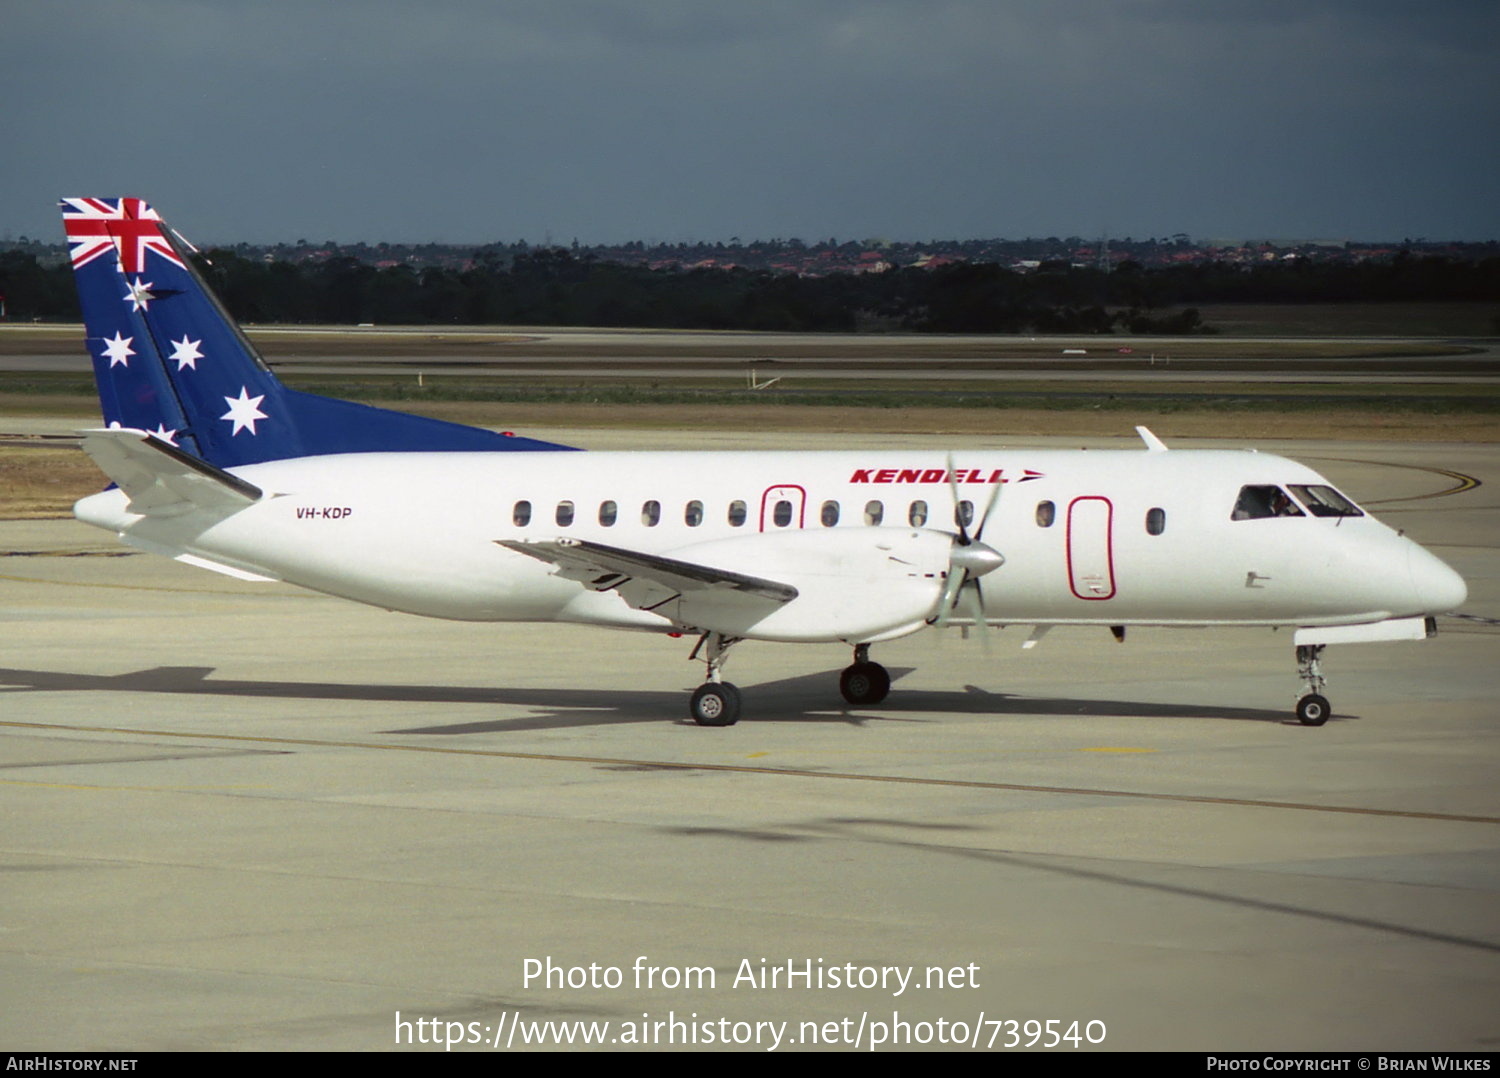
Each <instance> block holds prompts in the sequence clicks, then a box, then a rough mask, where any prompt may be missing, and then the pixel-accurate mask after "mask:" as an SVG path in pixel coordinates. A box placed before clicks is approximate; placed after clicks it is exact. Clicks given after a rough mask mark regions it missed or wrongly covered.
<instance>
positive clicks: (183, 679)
mask: <svg viewBox="0 0 1500 1078" xmlns="http://www.w3.org/2000/svg"><path fill="white" fill-rule="evenodd" d="M214 669H215V668H214V667H211V666H158V667H154V668H150V669H146V670H137V671H132V672H130V673H126V674H113V675H104V674H84V673H75V672H66V671H48V670H17V669H7V668H0V694H5V693H24V692H108V693H117V692H138V693H160V694H166V695H193V696H225V697H242V698H262V699H285V700H303V701H317V700H344V701H366V702H369V703H372V704H397V705H399V704H434V705H439V706H441V705H444V704H490V705H495V706H503V707H527V708H536V709H538V710H537V712H536V713H534V714H531V715H523V716H517V717H515V718H504V719H487V720H483V721H478V722H461V723H453V724H443V725H433V726H416V727H409V728H404V729H394V730H387V731H384V732H385V733H390V734H478V733H505V732H521V731H527V730H540V729H559V728H566V727H570V726H610V725H616V724H629V723H648V722H663V721H676V722H679V723H682V724H685V725H691V724H692V723H691V720H690V719H688V718H687V717H686V716H685V715H683V712H684V711H685V710H686V709H685V707H684V705H683V697H682V694H681V693H680V692H675V691H668V690H631V689H558V688H549V687H528V688H505V687H501V686H464V685H379V684H367V685H359V684H350V683H340V682H313V681H270V680H260V681H248V680H229V679H225V680H218V679H214V678H212V677H211V675H212V674H213V672H214ZM910 672H911V670H910V668H895V669H892V671H891V674H892V677H893V679H895V678H900V677H903V676H905V675H906V674H908V673H910ZM837 679H838V673H837V671H825V672H822V673H818V674H804V675H801V676H798V677H794V678H784V679H781V680H778V681H769V682H763V683H761V684H758V685H750V686H745V689H746V696H747V700H748V701H749V704H750V706H749V707H747V708H746V711H747V712H748V714H747V715H745V716H744V718H743V719H742V720H741V721H742V722H751V723H754V722H821V723H841V724H846V725H864V724H867V723H871V722H933V721H936V720H935V719H934V718H932V717H931V716H933V715H940V714H959V715H996V716H1006V715H1014V716H1022V715H1025V716H1036V715H1043V716H1055V717H1058V718H1064V717H1066V718H1102V717H1110V718H1140V719H1162V718H1167V719H1183V718H1192V719H1231V720H1250V721H1255V722H1274V723H1283V724H1285V723H1288V722H1294V721H1295V720H1292V719H1290V718H1289V716H1288V713H1287V712H1285V711H1277V710H1270V709H1265V708H1243V707H1223V706H1221V705H1192V704H1165V703H1160V702H1153V701H1129V700H1087V699H1073V698H1067V697H1033V696H1018V695H1012V694H1008V693H994V692H989V691H987V690H984V689H981V688H978V687H976V686H973V685H965V686H964V687H963V688H962V689H961V690H947V691H944V690H931V689H914V690H906V691H897V692H895V693H893V694H892V695H891V696H890V697H889V698H888V699H886V700H885V701H883V702H882V703H881V704H879V705H877V706H876V707H873V708H860V709H853V708H851V707H849V706H848V705H846V704H845V703H844V702H843V701H842V700H839V699H838V697H837V695H836V694H835V692H834V691H833V688H832V687H833V685H835V684H836V683H837Z"/></svg>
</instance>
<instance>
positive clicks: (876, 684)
mask: <svg viewBox="0 0 1500 1078" xmlns="http://www.w3.org/2000/svg"><path fill="white" fill-rule="evenodd" d="M890 691H891V675H890V674H889V673H887V672H886V669H885V667H883V666H881V665H880V664H879V663H855V664H854V665H853V666H851V667H849V668H847V669H846V670H845V671H844V672H843V673H842V674H840V675H839V692H841V693H843V694H844V699H845V700H847V701H849V702H850V703H851V704H854V705H856V706H869V705H870V704H878V703H880V701H882V700H884V699H885V698H886V697H887V696H889V695H890Z"/></svg>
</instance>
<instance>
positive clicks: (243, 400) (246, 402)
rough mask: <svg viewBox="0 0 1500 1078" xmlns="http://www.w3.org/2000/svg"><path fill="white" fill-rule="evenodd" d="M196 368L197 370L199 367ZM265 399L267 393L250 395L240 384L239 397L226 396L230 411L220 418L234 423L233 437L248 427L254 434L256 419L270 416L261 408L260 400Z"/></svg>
mask: <svg viewBox="0 0 1500 1078" xmlns="http://www.w3.org/2000/svg"><path fill="white" fill-rule="evenodd" d="M194 369H195V370H196V369H197V368H194ZM265 399H266V397H265V394H261V395H260V396H259V397H252V396H250V391H249V390H248V389H246V388H245V387H244V386H240V395H239V396H238V397H225V398H224V403H225V404H227V405H229V411H227V412H225V413H224V414H223V415H221V416H220V417H219V418H220V419H227V420H229V421H230V422H232V423H233V424H234V430H232V431H230V432H229V436H230V437H231V438H233V437H234V436H235V435H236V434H238V433H239V432H240V431H242V430H245V429H246V428H249V430H250V433H251V434H254V433H255V421H256V420H257V419H267V418H269V417H268V416H267V415H266V413H265V412H262V411H261V410H260V402H261V401H263V400H265Z"/></svg>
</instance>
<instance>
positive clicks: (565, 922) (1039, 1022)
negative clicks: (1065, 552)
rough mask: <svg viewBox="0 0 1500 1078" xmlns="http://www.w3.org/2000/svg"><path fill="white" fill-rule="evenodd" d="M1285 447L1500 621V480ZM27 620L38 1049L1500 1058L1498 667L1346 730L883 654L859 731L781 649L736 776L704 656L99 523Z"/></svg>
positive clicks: (966, 656)
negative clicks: (244, 568)
mask: <svg viewBox="0 0 1500 1078" xmlns="http://www.w3.org/2000/svg"><path fill="white" fill-rule="evenodd" d="M528 433H532V432H528ZM537 433H540V434H541V436H543V437H549V438H554V439H556V440H561V441H564V442H571V443H573V444H583V445H588V446H594V447H599V448H606V447H608V448H614V447H618V446H619V445H621V444H625V443H626V442H628V443H629V444H631V445H641V444H643V442H645V441H646V440H647V439H650V440H651V442H652V443H653V444H654V445H657V446H660V447H663V448H672V447H675V446H676V445H677V444H694V445H700V446H701V445H702V444H703V443H704V441H705V436H704V435H703V434H702V433H692V434H689V435H684V436H676V435H673V434H671V433H666V434H647V435H641V434H639V433H633V434H629V435H625V434H620V435H610V434H609V433H608V432H597V431H592V432H570V431H545V432H537ZM872 440H873V439H872ZM899 440H902V439H892V438H890V437H887V436H882V437H880V438H879V439H878V442H879V444H883V445H890V444H893V443H894V442H895V441H899ZM993 441H994V443H995V444H999V443H1000V442H1002V441H1003V439H994V440H993ZM791 442H795V443H796V444H799V445H805V446H807V447H810V448H814V447H823V446H825V445H829V446H831V445H832V444H833V443H832V441H831V440H830V439H820V438H818V437H816V436H784V435H777V436H774V444H775V445H776V446H777V447H782V448H784V447H786V445H787V444H789V443H791ZM769 443H770V438H769V437H758V436H754V435H726V436H724V437H723V438H721V439H719V440H718V442H717V443H716V444H717V446H718V447H722V448H735V447H749V446H752V445H755V444H769ZM838 444H840V445H849V444H850V440H848V439H844V440H842V441H840V442H839V443H838ZM1038 444H1040V443H1038ZM1049 444H1056V443H1055V442H1054V443H1049ZM1089 444H1102V443H1100V442H1098V441H1095V442H1091V443H1089ZM1120 444H1125V443H1123V442H1122V443H1120ZM1262 448H1264V449H1267V450H1274V451H1278V452H1283V453H1286V454H1287V455H1290V456H1294V457H1297V458H1299V459H1302V460H1305V461H1307V462H1308V463H1310V464H1312V465H1313V466H1314V467H1317V468H1319V469H1320V470H1321V471H1323V472H1324V474H1326V475H1328V476H1329V477H1330V478H1331V479H1332V480H1333V481H1334V482H1335V483H1337V484H1338V485H1340V486H1341V487H1342V488H1343V489H1344V490H1346V491H1347V492H1348V493H1349V494H1350V495H1352V496H1353V497H1355V498H1356V499H1359V500H1361V501H1362V502H1364V503H1365V504H1367V505H1368V506H1370V507H1371V508H1372V509H1373V510H1374V511H1375V512H1376V513H1377V515H1379V516H1381V517H1382V518H1383V519H1385V520H1386V521H1387V522H1388V523H1391V524H1393V525H1394V526H1397V527H1403V528H1405V529H1407V531H1408V532H1409V533H1410V534H1412V535H1413V536H1414V537H1415V538H1417V539H1418V540H1419V541H1420V542H1423V543H1424V544H1426V545H1428V546H1429V547H1430V548H1431V549H1432V550H1433V551H1434V552H1435V553H1437V554H1438V555H1439V556H1441V557H1443V558H1445V559H1446V560H1448V561H1449V563H1450V564H1452V565H1453V566H1454V567H1455V568H1457V569H1458V570H1459V571H1460V572H1461V573H1463V574H1464V576H1465V577H1466V578H1467V580H1468V581H1469V585H1470V600H1469V602H1468V604H1467V605H1466V606H1465V608H1464V613H1467V614H1471V615H1478V616H1488V617H1496V616H1500V579H1497V575H1500V556H1497V550H1496V543H1497V530H1496V526H1495V525H1496V514H1497V511H1500V494H1497V493H1496V491H1497V490H1500V485H1497V484H1500V448H1497V447H1493V446H1470V445H1451V444H1438V443H1433V444H1427V445H1422V444H1402V445H1392V444H1380V443H1333V442H1305V443H1300V444H1295V445H1294V444H1282V445H1274V446H1273V445H1267V446H1263V447H1262ZM1465 476H1467V477H1472V478H1473V479H1477V480H1479V481H1480V482H1481V484H1482V485H1480V486H1477V487H1476V486H1473V485H1471V484H1469V483H1468V482H1466V481H1465V480H1464V478H1463V477H1465ZM1445 492H1451V493H1445ZM0 595H3V596H4V598H3V602H0V639H3V640H4V646H3V649H0V813H3V816H0V818H3V819H4V821H5V825H4V828H3V831H0V864H3V867H4V870H5V871H4V875H3V878H4V879H5V881H6V883H5V890H4V901H3V904H0V1046H3V1047H4V1048H6V1049H9V1050H25V1051H32V1050H79V1051H81V1050H114V1051H125V1052H130V1051H144V1050H172V1049H230V1048H235V1049H240V1048H243V1049H325V1050H326V1049H336V1050H349V1049H353V1050H384V1049H391V1048H396V1047H404V1046H405V1043H407V1042H420V1043H418V1044H417V1045H415V1046H416V1047H421V1048H426V1049H428V1050H430V1049H431V1048H432V1042H433V1041H434V1040H436V1041H438V1043H439V1045H441V1043H442V1042H443V1041H444V1040H450V1039H455V1038H456V1039H458V1040H460V1041H470V1040H472V1039H478V1040H482V1041H484V1042H485V1044H484V1045H482V1046H480V1045H473V1044H467V1043H466V1044H464V1045H462V1046H463V1047H467V1048H474V1047H482V1048H483V1049H484V1050H494V1049H493V1047H492V1046H493V1044H494V1043H495V1042H497V1041H498V1042H499V1045H500V1047H501V1048H502V1049H504V1048H506V1047H510V1048H512V1049H514V1048H519V1047H521V1046H522V1042H523V1041H524V1040H527V1039H528V1038H529V1039H530V1040H531V1045H530V1046H532V1047H541V1048H548V1049H556V1048H559V1047H563V1046H564V1045H565V1043H566V1041H567V1040H568V1039H569V1038H573V1039H574V1040H575V1041H576V1040H580V1039H581V1037H582V1036H584V1035H597V1036H598V1037H599V1038H600V1040H601V1042H602V1046H603V1047H614V1048H618V1047H621V1045H622V1044H624V1043H626V1042H628V1041H629V1040H630V1039H631V1038H635V1039H636V1040H638V1041H644V1042H645V1043H647V1044H650V1045H651V1046H653V1047H666V1046H668V1038H671V1039H672V1041H673V1043H674V1044H675V1045H676V1046H682V1045H683V1043H684V1042H687V1043H688V1044H689V1045H690V1046H691V1045H694V1044H696V1045H697V1046H699V1047H703V1046H708V1047H713V1048H718V1047H719V1046H720V1042H721V1041H722V1040H724V1039H728V1040H729V1041H730V1042H731V1045H733V1046H740V1047H744V1048H746V1049H756V1050H766V1049H770V1048H779V1050H782V1051H785V1050H790V1049H794V1048H797V1049H800V1048H807V1047H810V1046H812V1045H813V1044H814V1043H816V1044H817V1045H818V1046H820V1047H821V1046H823V1045H825V1044H832V1045H834V1046H838V1047H846V1046H853V1045H854V1043H856V1042H857V1044H858V1047H861V1048H869V1047H870V1046H871V1044H872V1042H873V1041H875V1040H876V1039H878V1038H884V1039H885V1041H886V1042H887V1044H886V1045H884V1046H887V1047H901V1048H913V1047H915V1048H923V1047H933V1048H936V1047H940V1046H943V1041H945V1040H947V1041H952V1040H963V1041H964V1042H965V1043H966V1044H968V1045H969V1046H973V1045H974V1044H975V1043H977V1044H978V1046H980V1047H986V1046H991V1045H992V1046H994V1047H1002V1046H1009V1045H1011V1044H1012V1043H1014V1042H1019V1044H1020V1045H1025V1044H1026V1043H1027V1042H1028V1041H1031V1040H1033V1039H1035V1040H1037V1041H1038V1043H1046V1042H1047V1040H1048V1039H1049V1038H1050V1037H1051V1036H1052V1032H1050V1031H1049V1029H1048V1026H1047V1023H1048V1022H1049V1021H1052V1020H1056V1021H1055V1022H1053V1025H1052V1027H1051V1030H1052V1031H1055V1032H1056V1033H1057V1034H1060V1035H1067V1034H1069V1033H1072V1034H1073V1035H1074V1036H1075V1037H1076V1038H1079V1039H1081V1040H1082V1047H1083V1048H1084V1049H1087V1048H1089V1047H1090V1044H1089V1040H1090V1038H1092V1039H1094V1040H1096V1041H1097V1044H1096V1045H1095V1046H1096V1047H1102V1048H1104V1049H1115V1050H1129V1049H1192V1050H1211V1049H1221V1050H1243V1051H1271V1050H1299V1051H1311V1050H1328V1051H1342V1050H1348V1051H1375V1050H1380V1049H1387V1050H1397V1049H1405V1050H1425V1049H1447V1050H1474V1051H1493V1050H1495V1048H1496V1045H1497V1044H1500V1021H1497V1014H1500V1007H1497V1002H1500V792H1497V787H1496V783H1495V775H1496V772H1497V763H1500V759H1497V757H1500V740H1497V736H1496V732H1497V726H1500V724H1497V720H1496V705H1495V703H1494V698H1495V690H1496V687H1497V682H1500V676H1497V672H1496V671H1497V667H1496V659H1497V646H1496V645H1497V643H1500V636H1497V634H1500V629H1497V628H1495V627H1493V626H1491V625H1489V624H1487V623H1486V622H1483V621H1472V620H1461V619H1457V618H1444V619H1441V621H1440V635H1439V636H1438V637H1437V638H1436V639H1433V640H1429V641H1426V642H1421V643H1393V644H1372V645H1358V646H1347V647H1333V648H1330V649H1329V650H1328V652H1327V654H1326V656H1325V663H1324V665H1325V669H1326V672H1327V673H1328V675H1329V678H1330V685H1329V690H1328V695H1329V697H1330V699H1331V700H1332V702H1333V707H1334V711H1335V715H1334V717H1333V719H1332V720H1331V721H1330V722H1329V723H1328V725H1326V726H1324V727H1322V728H1316V729H1312V728H1304V727H1301V726H1299V725H1297V724H1296V723H1295V721H1294V720H1293V719H1292V717H1291V707H1292V703H1293V700H1294V698H1295V696H1296V694H1297V691H1298V681H1297V678H1296V676H1295V664H1294V662H1293V657H1292V644H1291V639H1290V636H1289V634H1286V633H1281V634H1273V633H1271V632H1268V631H1219V632H1183V631H1175V632H1174V631H1167V630H1156V631H1153V630H1136V629H1132V630H1131V631H1130V634H1129V638H1128V640H1127V642H1126V643H1125V644H1124V645H1117V644H1115V643H1114V642H1113V640H1112V639H1111V638H1110V636H1109V634H1108V633H1106V632H1104V631H1103V630H1102V629H1101V630H1082V629H1079V630H1056V631H1054V632H1053V633H1052V634H1051V635H1049V636H1048V637H1047V638H1046V640H1045V641H1044V642H1043V643H1042V644H1041V645H1040V646H1039V647H1037V648H1036V649H1034V650H1031V651H1026V652H1023V651H1021V650H1020V642H1021V640H1022V639H1024V635H1025V633H1024V631H1023V630H1016V629H1012V630H1005V631H1001V632H996V633H993V634H990V635H989V636H988V638H987V639H986V640H980V639H978V638H977V634H975V638H971V639H968V640H964V639H962V638H961V637H960V635H959V633H958V632H957V631H956V630H950V631H947V632H930V633H925V634H920V635H918V636H917V637H914V638H910V639H908V640H904V641H897V642H894V643H890V644H886V645H882V646H878V647H877V648H876V649H875V653H876V655H875V657H876V658H878V659H879V660H880V661H882V662H884V663H885V664H886V665H887V666H889V667H890V668H891V669H892V672H893V673H894V674H896V675H898V680H897V682H896V685H895V689H894V690H893V692H892V695H891V696H890V698H889V699H888V700H887V701H886V702H885V703H883V704H882V705H880V706H878V707H875V708H870V709H857V710H856V709H849V708H847V707H845V706H844V705H843V703H842V701H841V699H840V698H839V696H838V690H837V674H838V671H839V669H840V668H841V667H843V666H844V665H845V664H846V663H847V662H848V655H847V651H846V649H844V648H841V647H835V646H829V647H822V648H820V647H797V648H789V647H781V646H775V645H770V644H754V643H750V644H744V645H742V646H741V647H739V648H737V649H736V651H735V653H734V655H733V658H732V660H731V662H730V664H729V667H728V674H729V676H730V679H731V680H733V681H735V682H736V683H737V684H739V685H740V686H741V687H742V689H743V690H744V691H745V694H746V703H745V711H746V714H745V717H744V718H743V719H742V721H741V722H740V723H739V724H738V725H737V726H734V727H731V728H728V729H721V730H711V729H702V728H698V727H696V726H693V725H692V724H691V723H689V722H688V721H687V719H686V702H687V695H688V692H689V691H690V690H691V689H692V688H693V687H695V686H696V685H697V684H698V682H699V680H700V677H701V668H700V666H699V665H698V664H689V663H688V662H686V661H685V660H686V657H687V654H688V652H689V650H690V649H691V646H692V642H691V641H689V640H667V639H663V638H658V637H648V636H634V635H630V634H619V633H614V634H611V633H607V632H605V631H602V630H591V629H587V628H574V627H551V626H531V625H473V624H455V623H443V622H433V621H424V620H422V619H417V618H411V617H406V616H403V615H395V614H389V613H383V612H381V611H377V610H371V609H367V608H363V607H359V606H355V605H353V604H349V603H345V602H342V601H340V600H336V599H332V598H327V597H323V596H319V595H313V594H309V593H305V592H300V591H297V590H295V589H291V588H286V587H282V586H279V585H254V584H248V583H240V582H237V581H234V580H230V579H228V578H225V577H222V576H217V575H214V574H210V573H205V572H201V571H198V570H194V569H190V568H186V567H184V566H180V565H178V564H176V563H173V562H169V561H166V560H164V559H160V558H154V557H151V556H148V555H144V554H137V553H131V552H129V551H127V550H126V549H125V548H122V547H119V546H116V545H115V544H114V543H113V541H112V538H111V537H110V536H108V535H105V534H103V533H99V532H94V531H92V530H90V529H87V528H85V527H84V526H83V525H80V524H76V523H73V522H71V521H40V522H0ZM549 969H550V970H553V971H555V972H551V973H550V975H549ZM903 977H909V978H910V979H909V980H906V981H905V982H904V983H903V981H902V978H903ZM850 982H852V984H851V983H850ZM1027 1022H1032V1023H1035V1024H1034V1025H1033V1026H1030V1027H1028V1026H1027V1025H1026V1023H1027ZM547 1023H551V1025H547ZM1073 1023H1077V1025H1076V1026H1075V1025H1074V1024H1073ZM590 1031H592V1032H590ZM1064 1043H1065V1045H1066V1049H1065V1050H1067V1051H1073V1050H1074V1049H1073V1047H1072V1044H1071V1042H1064ZM455 1047H458V1045H455ZM1058 1050H1064V1049H1058Z"/></svg>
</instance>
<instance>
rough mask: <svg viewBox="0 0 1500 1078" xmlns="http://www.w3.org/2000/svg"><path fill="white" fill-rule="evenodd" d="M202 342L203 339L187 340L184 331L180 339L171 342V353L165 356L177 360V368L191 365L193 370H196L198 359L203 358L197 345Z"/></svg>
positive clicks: (180, 368)
mask: <svg viewBox="0 0 1500 1078" xmlns="http://www.w3.org/2000/svg"><path fill="white" fill-rule="evenodd" d="M202 343H203V341H201V340H196V341H190V340H188V335H187V334H186V333H184V334H183V335H182V340H180V341H173V342H172V354H171V355H170V356H168V357H167V358H168V359H175V360H176V361H177V369H178V370H182V368H184V367H191V368H193V370H197V369H198V361H199V360H200V359H202V358H203V353H202V352H200V351H198V346H199V345H200V344H202Z"/></svg>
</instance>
